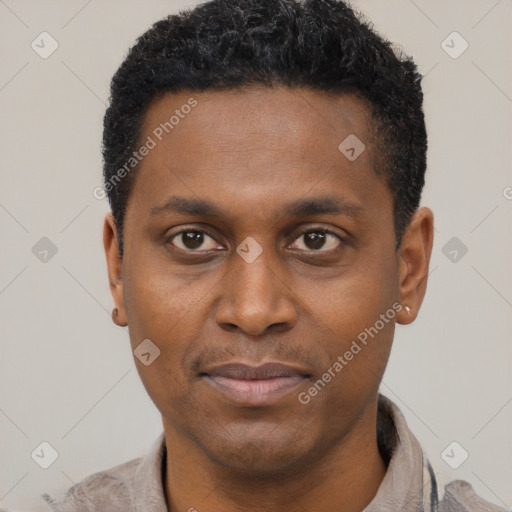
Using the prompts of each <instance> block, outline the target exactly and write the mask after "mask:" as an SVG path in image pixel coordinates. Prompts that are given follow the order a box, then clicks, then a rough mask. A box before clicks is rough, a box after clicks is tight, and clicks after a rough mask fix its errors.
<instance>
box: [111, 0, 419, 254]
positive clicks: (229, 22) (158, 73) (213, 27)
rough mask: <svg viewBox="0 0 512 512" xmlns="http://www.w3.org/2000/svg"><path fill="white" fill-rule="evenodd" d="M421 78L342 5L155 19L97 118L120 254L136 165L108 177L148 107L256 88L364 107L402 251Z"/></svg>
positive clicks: (234, 4)
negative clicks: (305, 92)
mask: <svg viewBox="0 0 512 512" xmlns="http://www.w3.org/2000/svg"><path fill="white" fill-rule="evenodd" d="M421 79H422V76H421V75H420V74H419V73H418V70H417V67H416V65H415V63H414V62H413V60H412V58H411V57H409V56H407V55H405V54H404V53H403V52H402V51H400V50H398V49H396V48H395V47H394V46H393V45H392V44H391V43H390V42H389V41H387V40H386V39H384V38H383V37H381V36H380V35H378V34H377V33H376V31H375V30H374V28H373V26H372V25H371V23H369V22H368V21H367V20H366V19H365V18H364V17H363V16H362V15H361V14H360V13H356V12H355V11H354V10H353V9H352V8H351V7H350V6H349V5H348V4H347V3H345V2H343V1H341V0H303V1H301V0H211V1H208V2H205V3H203V4H200V5H198V6H196V7H195V8H193V9H189V10H186V11H181V12H180V13H179V14H177V15H170V16H168V17H166V18H164V19H162V20H160V21H157V22H156V23H154V24H153V25H152V27H151V28H150V29H149V30H147V31H146V32H145V33H144V34H142V35H141V36H140V37H139V38H138V39H137V40H136V42H135V43H134V45H133V46H132V47H131V48H130V50H129V52H128V54H127V56H126V57H125V59H124V61H123V62H122V64H121V66H120V67H119V69H118V70H117V71H116V73H115V75H114V77H113V78H112V82H111V87H110V98H109V106H108V108H107V110H106V113H105V118H104V132H103V147H102V151H103V161H104V166H103V177H104V184H105V186H106V190H107V193H108V199H109V202H110V206H111V209H112V213H113V216H114V219H115V221H116V225H117V229H118V233H119V239H118V242H119V252H120V254H121V256H122V254H123V220H124V216H125V213H126V208H127V203H128V198H129V195H130V191H131V188H132V184H133V180H134V176H135V174H136V171H137V168H136V167H135V168H134V170H133V172H130V173H129V174H128V175H127V176H126V177H125V178H124V179H123V180H118V181H119V182H118V183H116V184H115V186H112V177H113V176H114V175H115V174H116V172H118V170H119V169H121V168H122V167H123V165H125V163H126V162H127V161H128V160H129V159H130V157H131V156H132V154H133V152H134V151H135V150H136V149H137V147H138V144H139V142H140V135H141V134H140V132H141V126H142V124H143V121H144V116H145V114H146V111H147V109H148V107H149V104H150V102H151V101H152V100H153V99H154V98H155V97H157V96H161V95H163V94H165V93H173V92H179V91H184V90H185V91H199V92H200V91H205V90H225V89H235V88H242V87H247V86H253V85H259V86H267V87H272V86H273V85H285V86H288V87H291V88H308V89H312V90H315V91H324V92H326V93H334V94H354V95H356V96H357V97H359V98H360V99H362V100H363V101H364V102H365V104H366V105H368V109H369V115H370V119H371V126H372V130H373V131H374V133H375V134H376V140H377V148H376V151H375V154H376V155H378V160H379V162H373V167H374V172H376V173H377V174H381V175H383V177H384V179H385V182H386V183H387V185H388V187H389V189H390V191H391V194H392V197H393V216H394V217H393V218H394V231H395V236H396V248H399V247H400V244H401V241H402V237H403V234H404V232H405V230H406V228H407V226H408V224H409V222H410V220H411V217H412V215H413V213H414V211H415V210H416V209H417V208H418V207H419V202H420V199H421V192H422V189H423V186H424V181H425V169H426V152H427V134H426V127H425V120H424V114H423V107H422V104H423V92H422V90H421ZM107 184H108V187H107Z"/></svg>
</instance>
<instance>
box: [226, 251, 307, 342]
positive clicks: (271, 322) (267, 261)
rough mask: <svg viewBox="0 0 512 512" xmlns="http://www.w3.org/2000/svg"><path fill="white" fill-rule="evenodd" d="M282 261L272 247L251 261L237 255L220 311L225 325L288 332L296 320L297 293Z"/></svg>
mask: <svg viewBox="0 0 512 512" xmlns="http://www.w3.org/2000/svg"><path fill="white" fill-rule="evenodd" d="M279 263H280V262H279V260H278V259H277V258H275V257H274V256H273V255H272V254H271V251H265V250H264V251H263V252H262V253H261V254H260V256H259V257H258V258H257V259H256V260H254V261H252V262H251V263H248V262H247V261H245V260H244V259H243V258H241V257H240V256H239V255H238V254H234V255H233V263H232V268H230V269H229V273H228V274H227V275H226V278H225V280H224V286H223V288H221V290H222V291H221V293H222V295H221V298H220V300H219V302H218V306H217V311H216V321H217V324H218V325H219V326H220V327H221V328H223V329H225V330H229V331H233V330H236V329H240V330H241V331H243V332H244V333H245V334H247V335H250V336H261V335H262V334H266V333H267V331H270V330H273V331H274V332H286V331H287V330H289V329H291V328H292V327H293V326H294V325H295V324H296V322H297V309H296V305H295V294H294V292H293V290H292V289H291V286H290V285H289V284H288V283H287V281H288V282H290V280H289V279H287V275H286V274H287V273H286V271H285V269H284V267H283V265H280V264H279Z"/></svg>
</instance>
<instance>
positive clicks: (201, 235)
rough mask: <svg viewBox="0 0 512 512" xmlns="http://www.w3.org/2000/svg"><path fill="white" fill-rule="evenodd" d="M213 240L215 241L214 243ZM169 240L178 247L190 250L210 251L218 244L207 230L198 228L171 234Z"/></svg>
mask: <svg viewBox="0 0 512 512" xmlns="http://www.w3.org/2000/svg"><path fill="white" fill-rule="evenodd" d="M212 241H213V242H214V243H212ZM168 242H169V243H171V244H173V245H175V246H176V247H178V249H181V250H183V251H188V252H191V251H192V252H195V251H196V250H198V249H200V250H203V251H210V250H214V249H216V248H217V246H218V244H217V243H216V242H215V240H214V239H213V238H212V237H211V236H210V235H209V234H208V233H207V232H206V231H203V230H198V229H189V230H186V231H180V232H179V233H176V234H175V235H173V236H171V237H170V238H169V239H168Z"/></svg>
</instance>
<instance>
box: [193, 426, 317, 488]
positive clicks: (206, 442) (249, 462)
mask: <svg viewBox="0 0 512 512" xmlns="http://www.w3.org/2000/svg"><path fill="white" fill-rule="evenodd" d="M306 436H307V437H306ZM310 436H311V432H310V431H308V430H306V429H304V428H291V427H290V425H282V424H281V425H279V424H278V425H276V424H275V423H271V424H260V425H251V424H238V425H230V426H229V427H228V428H226V429H223V430H222V431H219V432H212V431H210V432H207V433H204V437H203V436H197V438H196V440H197V441H198V442H199V444H200V445H201V448H202V449H203V451H204V452H205V453H206V454H207V455H208V456H209V457H210V458H211V459H212V460H213V461H215V462H216V463H217V464H219V465H222V466H224V467H225V468H226V469H231V470H235V471H238V472H240V473H242V474H243V473H249V474H250V476H251V477H253V478H254V477H256V476H260V477H265V476H266V475H268V477H272V476H273V475H275V474H276V473H286V472H288V471H291V472H295V471H296V469H297V466H300V465H301V463H302V462H307V463H308V464H309V463H310V462H311V451H313V450H314V448H315V442H314V440H313V439H311V438H310Z"/></svg>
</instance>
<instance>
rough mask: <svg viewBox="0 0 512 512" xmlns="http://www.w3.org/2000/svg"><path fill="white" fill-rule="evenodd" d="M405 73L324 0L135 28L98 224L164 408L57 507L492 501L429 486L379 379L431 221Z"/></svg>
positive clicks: (158, 510) (277, 2)
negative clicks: (139, 442)
mask: <svg viewBox="0 0 512 512" xmlns="http://www.w3.org/2000/svg"><path fill="white" fill-rule="evenodd" d="M420 82H421V76H420V75H419V74H418V72H417V69H416V66H415V64H414V63H413V62H412V60H411V59H410V58H408V57H406V56H403V55H397V54H396V53H394V51H393V49H392V47H391V45H390V43H389V42H387V41H385V40H383V39H382V38H381V37H379V36H378V35H377V34H375V33H374V32H373V31H372V30H371V29H370V28H369V26H368V25H367V24H365V23H364V22H363V21H361V20H359V19H358V18H357V17H356V16H355V14H354V12H353V11H352V10H351V9H350V8H349V7H348V6H347V5H345V4H344V3H342V2H338V1H335V0H309V1H306V2H303V3H299V2H296V1H294V0H213V1H211V2H208V3H205V4H203V5H201V6H198V7H196V8H195V9H194V10H192V11H188V12H183V13H181V14H180V15H178V16H169V17H168V18H166V19H163V20H161V21H159V22H157V23H156V24H155V25H154V26H153V27H152V28H151V29H150V30H149V31H147V32H146V33H145V34H143V35H142V36H141V37H140V38H139V39H138V41H137V43H136V45H135V46H134V47H133V48H132V49H131V50H130V52H129V54H128V56H127V57H126V59H125V61H124V62H123V64H122V65H121V67H120V68H119V70H118V71H117V73H116V74H115V76H114V78H113V80H112V86H111V98H110V105H109V108H108V110H107V113H106V116H105V122H104V147H103V153H104V161H105V165H104V177H105V187H104V188H105V191H106V192H107V193H108V196H109V200H110V205H111V208H112V213H109V214H108V215H107V216H106V218H105V226H104V245H105V252H106V258H107V266H108V275H109V282H110V289H111V292H112V296H113V299H114V302H115V309H114V311H113V320H114V321H115V323H116V324H118V325H123V326H124V325H128V327H129V333H130V341H131V346H132V350H133V351H134V355H135V364H136V365H137V369H138V372H139V375H140V377H141V379H142V382H143V384H144V386H145V388H146V390H147V392H148V394H149V395H150V397H151V399H152V400H153V402H154V403H155V405H156V407H157V408H158V409H159V411H160V412H161V414H162V421H163V428H164V432H163V434H162V435H161V436H160V437H159V438H158V439H157V440H156V441H155V444H154V446H153V447H152V449H151V451H150V453H149V454H148V455H147V456H146V457H144V458H142V459H136V460H133V461H129V462H126V463H124V464H121V465H119V466H116V467H114V468H111V469H109V470H107V471H103V472H100V473H96V474H94V475H91V476H90V477H88V478H86V479H85V480H83V481H82V482H80V483H78V484H77V485H75V486H73V487H72V488H71V489H70V490H69V491H68V493H67V494H66V496H65V497H64V498H63V499H62V500H60V501H56V500H53V499H51V498H50V497H49V496H48V495H44V498H45V500H46V501H47V503H48V504H49V505H50V507H51V508H52V509H53V510H55V511H61V512H68V511H71V510H80V511H85V510H99V511H102V512H106V511H128V510H133V511H137V512H139V511H140V512H142V511H145V512H149V511H154V512H163V511H166V510H168V511H171V512H185V511H189V512H192V511H198V512H221V511H222V512H231V511H233V512H234V511H237V512H238V511H240V512H241V511H249V510H251V511H252V510H260V511H265V512H302V511H304V512H309V511H320V510H322V511H324V510H325V511H332V512H334V511H343V512H360V511H362V510H365V511H367V512H370V511H372V512H374V511H387V510H389V511H403V512H407V511H419V510H425V511H434V510H439V511H443V512H446V511H484V510H485V511H494V510H496V511H498V510H502V509H500V508H498V507H496V506H493V505H491V504H489V503H486V502H485V501H484V500H482V499H481V498H479V497H477V496H476V495H475V493H474V491H473V490H472V488H471V486H470V485H469V484H467V483H465V482H461V481H455V482H452V483H451V484H449V485H448V486H447V487H446V488H445V492H444V496H438V489H437V484H436V479H435V476H434V471H433V469H432V468H431V466H430V464H429V463H428V460H427V459H426V457H425V456H424V454H423V452H422V450H421V447H420V446H419V444H418V442H417V440H416V439H415V438H414V436H413V435H412V434H411V432H410V431H409V430H408V428H407V425H406V423H405V420H404V418H403V416H402V415H401V413H400V411H399V410H398V409H397V407H396V406H395V405H394V404H393V403H391V402H390V401H389V400H388V399H386V398H385V397H383V396H381V395H379V393H378V389H379V384H380V381H381V379H382V376H383V373H384V370H385V368H386V364H387V360H388V356H389V353H390V350H391V345H392V341H393V336H394V328H395V323H399V324H409V323H411V322H413V321H414V319H415V318H416V316H417V314H418V311H419V309H420V306H421V304H422V301H423V298H424V295H425V291H426V286H427V275H428V266H429V261H430V255H431V250H432V243H433V214H432V212H431V211H430V210H429V209H428V208H425V207H422V208H420V207H419V204H420V198H421V191H422V188H423V185H424V174H425V168H426V149H427V138H426V130H425V123H424V116H423V111H422V100H423V97H422V91H421V85H420Z"/></svg>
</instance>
